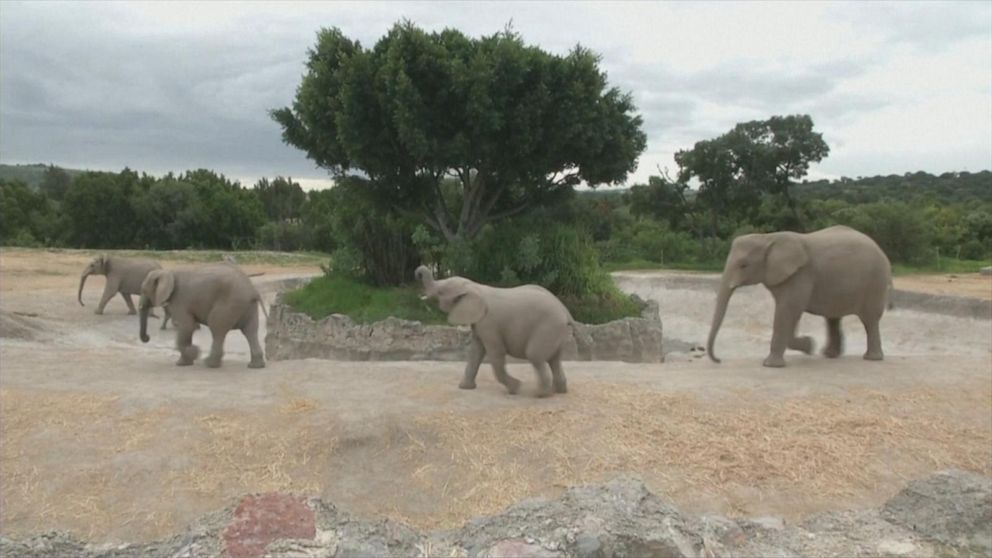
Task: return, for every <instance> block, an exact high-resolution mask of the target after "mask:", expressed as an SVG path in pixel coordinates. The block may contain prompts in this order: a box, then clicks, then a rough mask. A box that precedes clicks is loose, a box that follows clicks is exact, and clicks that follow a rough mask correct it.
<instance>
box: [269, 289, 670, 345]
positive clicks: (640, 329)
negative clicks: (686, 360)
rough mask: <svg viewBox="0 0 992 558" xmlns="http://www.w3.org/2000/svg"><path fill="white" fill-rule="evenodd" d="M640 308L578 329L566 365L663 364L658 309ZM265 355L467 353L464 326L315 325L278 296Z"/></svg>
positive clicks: (337, 321) (331, 321) (336, 320)
mask: <svg viewBox="0 0 992 558" xmlns="http://www.w3.org/2000/svg"><path fill="white" fill-rule="evenodd" d="M632 298H634V299H635V301H636V302H638V303H639V304H640V305H642V307H643V310H642V312H641V317H640V318H625V319H623V320H614V321H612V322H608V323H605V324H597V325H589V324H576V326H575V328H574V329H573V333H574V335H573V336H572V339H571V340H570V341H569V342H568V344H567V345H566V346H565V351H564V355H563V358H564V360H587V361H588V360H614V361H624V362H663V361H664V352H663V350H662V325H661V318H660V317H659V315H658V304H657V303H656V302H654V301H646V302H645V301H643V300H641V299H640V298H637V297H632ZM266 329H267V333H266V335H265V354H266V357H267V358H268V359H269V360H273V361H276V360H290V359H300V358H324V359H330V360H442V361H462V360H465V355H466V354H467V350H468V345H469V340H470V336H471V331H470V329H469V328H468V327H454V326H442V325H425V324H422V323H421V322H417V321H410V320H401V319H399V318H387V319H385V320H382V321H379V322H375V323H372V324H360V323H356V322H355V321H354V320H352V319H351V318H349V317H348V316H345V315H343V314H331V315H330V316H328V317H326V318H324V319H322V320H319V321H314V320H313V319H312V318H310V316H307V315H306V314H303V313H301V312H296V311H294V310H293V309H292V308H290V307H289V306H288V305H286V304H285V303H283V301H282V295H281V294H280V296H278V297H277V298H276V302H275V303H274V304H273V305H272V306H271V307H270V308H269V319H268V322H267V326H266Z"/></svg>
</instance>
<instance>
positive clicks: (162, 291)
mask: <svg viewBox="0 0 992 558" xmlns="http://www.w3.org/2000/svg"><path fill="white" fill-rule="evenodd" d="M147 280H148V281H152V282H154V283H155V296H154V297H153V298H152V304H154V305H155V306H166V305H168V304H169V299H170V298H172V291H173V289H175V288H176V276H175V275H173V274H172V272H171V271H163V270H155V271H152V272H151V273H149V274H148V279H147Z"/></svg>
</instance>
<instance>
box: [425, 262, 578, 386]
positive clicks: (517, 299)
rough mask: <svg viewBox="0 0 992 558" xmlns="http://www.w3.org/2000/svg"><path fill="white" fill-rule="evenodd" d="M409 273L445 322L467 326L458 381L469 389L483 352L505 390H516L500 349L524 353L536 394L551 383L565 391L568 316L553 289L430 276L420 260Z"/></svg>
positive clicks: (516, 383)
mask: <svg viewBox="0 0 992 558" xmlns="http://www.w3.org/2000/svg"><path fill="white" fill-rule="evenodd" d="M415 277H416V278H417V279H418V280H419V281H421V282H422V283H423V286H424V298H425V299H430V298H433V299H437V301H438V306H439V307H440V308H441V310H442V311H444V312H446V313H447V314H448V321H449V322H450V323H452V324H456V325H471V326H472V346H471V348H470V349H469V357H468V364H467V365H466V366H465V378H464V379H463V380H462V382H461V383H460V384H458V387H460V388H462V389H475V376H476V374H478V372H479V365H480V364H481V363H482V359H483V358H484V357H485V356H486V355H489V362H490V363H491V364H492V367H493V372H494V373H495V375H496V379H497V380H498V381H499V382H500V383H501V384H503V385H504V386H506V389H507V390H508V391H509V392H510V393H517V390H519V389H520V380H517V379H515V378H513V377H512V376H510V375H509V374H507V373H506V355H510V356H512V357H515V358H522V359H527V360H528V361H530V363H531V364H532V365H533V366H534V371H535V372H536V373H537V381H538V384H539V388H538V392H537V396H538V397H547V396H549V395H551V393H552V388H554V391H555V392H557V393H565V392H566V391H567V386H566V382H565V371H564V370H563V369H562V367H561V351H562V347H563V346H564V344H565V342H566V341H568V339H569V337H571V335H572V328H571V326H572V323H573V320H572V315H571V314H569V312H568V309H567V308H565V305H564V304H562V303H561V301H560V300H558V298H557V297H555V295H553V294H551V293H550V292H549V291H548V290H547V289H545V288H543V287H540V286H537V285H523V286H520V287H513V288H510V289H500V288H496V287H490V286H487V285H480V284H478V283H475V282H474V281H471V280H469V279H465V278H464V277H451V278H448V279H441V280H437V281H435V280H434V275H433V274H432V273H431V270H430V269H428V268H427V267H425V266H420V267H418V268H417V271H416V272H415ZM548 365H550V366H551V376H552V379H551V380H550V381H549V379H548V370H547V367H548Z"/></svg>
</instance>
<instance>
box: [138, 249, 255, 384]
mask: <svg viewBox="0 0 992 558" xmlns="http://www.w3.org/2000/svg"><path fill="white" fill-rule="evenodd" d="M152 306H162V307H165V308H168V309H169V311H170V312H171V314H172V323H173V325H175V327H176V348H177V349H178V350H179V355H180V356H179V360H178V361H177V362H176V364H177V365H178V366H188V365H190V364H193V361H195V360H196V359H197V358H198V357H199V354H200V349H199V348H198V347H197V346H196V345H194V344H193V332H194V331H196V330H197V329H198V328H199V327H200V324H204V325H206V326H207V327H209V328H210V334H211V335H212V336H213V344H212V346H211V349H210V355H209V356H207V358H206V359H205V363H206V365H207V366H209V367H211V368H216V367H218V366H220V365H221V359H222V358H223V356H224V338H225V337H226V336H227V332H228V331H230V330H232V329H239V330H241V332H242V333H243V334H244V336H245V338H246V339H247V340H248V345H249V347H250V350H251V362H249V363H248V367H249V368H264V367H265V357H264V354H263V352H262V345H261V344H260V343H259V342H258V309H259V306H261V307H262V313H263V314H264V315H265V317H266V318H268V314H267V313H265V306H264V303H263V301H262V297H261V295H260V294H258V291H257V290H256V289H255V285H253V284H252V282H251V280H250V279H249V278H248V276H247V275H245V273H244V272H243V271H241V270H240V269H238V268H237V267H235V266H232V265H229V264H226V263H224V264H212V265H203V266H198V267H194V268H185V269H175V270H156V271H152V272H151V273H149V274H148V276H147V277H146V278H145V280H144V282H143V283H142V285H141V331H140V336H141V341H142V342H144V343H147V342H148V313H149V312H150V310H151V307H152Z"/></svg>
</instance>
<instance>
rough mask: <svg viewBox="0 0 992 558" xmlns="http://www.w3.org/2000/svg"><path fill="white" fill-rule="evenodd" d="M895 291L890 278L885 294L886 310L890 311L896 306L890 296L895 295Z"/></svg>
mask: <svg viewBox="0 0 992 558" xmlns="http://www.w3.org/2000/svg"><path fill="white" fill-rule="evenodd" d="M895 290H896V288H895V287H894V286H893V285H892V278H891V277H889V291H888V292H887V293H885V297H886V299H887V302H886V304H885V308H886V309H888V310H892V309H893V308H895V307H896V305H895V304H893V303H892V295H893V294H895Z"/></svg>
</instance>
